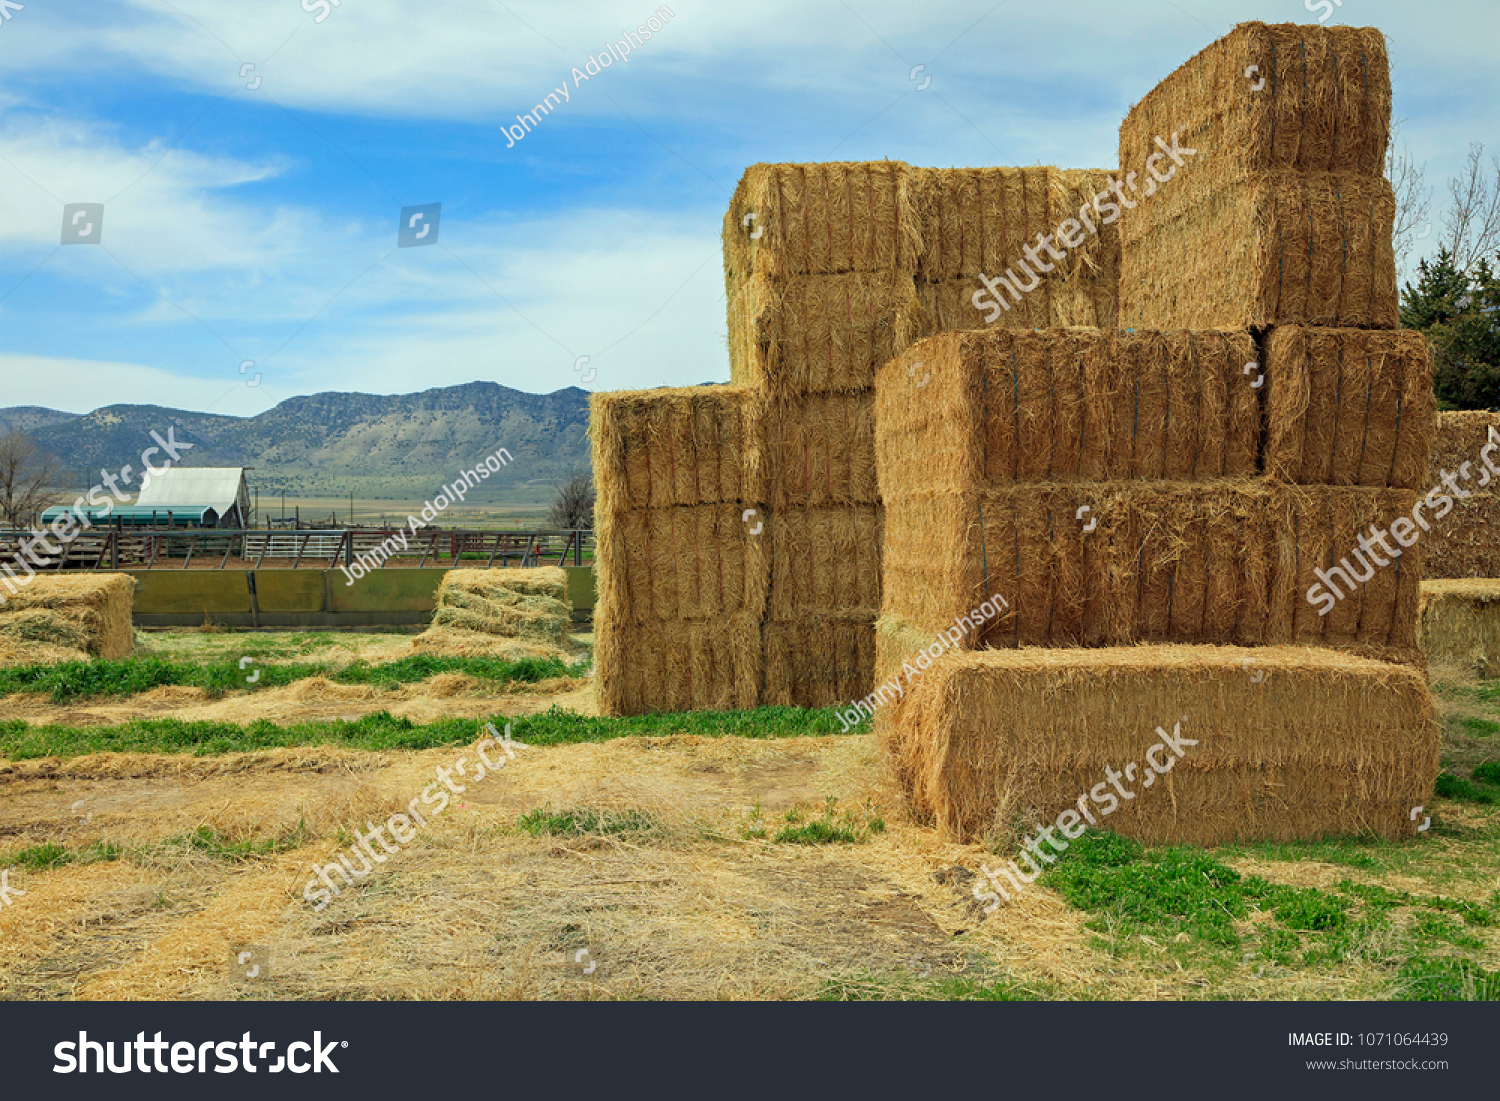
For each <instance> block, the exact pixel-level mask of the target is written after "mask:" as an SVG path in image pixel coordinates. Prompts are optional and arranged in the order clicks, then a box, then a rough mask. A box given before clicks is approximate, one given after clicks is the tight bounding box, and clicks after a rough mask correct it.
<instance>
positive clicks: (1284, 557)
mask: <svg viewBox="0 0 1500 1101" xmlns="http://www.w3.org/2000/svg"><path fill="white" fill-rule="evenodd" d="M1419 501H1420V499H1419V498H1418V497H1417V495H1416V494H1415V493H1411V492H1409V491H1406V490H1399V489H1343V488H1336V487H1328V486H1287V487H1285V488H1284V489H1283V490H1282V491H1280V492H1278V493H1276V494H1275V495H1274V496H1273V499H1272V504H1271V506H1270V508H1269V510H1268V511H1269V512H1270V523H1271V528H1272V531H1273V533H1274V538H1275V540H1276V545H1277V553H1276V566H1275V571H1274V573H1273V576H1272V589H1271V598H1270V601H1269V613H1270V619H1269V622H1268V624H1267V639H1268V641H1270V642H1274V643H1296V644H1300V645H1304V646H1329V647H1334V648H1337V649H1341V650H1349V651H1353V652H1357V653H1362V654H1365V655H1366V656H1369V657H1376V658H1383V659H1386V660H1392V661H1416V660H1418V659H1419V652H1420V651H1419V647H1418V643H1417V619H1418V611H1419V605H1420V602H1421V587H1422V569H1423V558H1424V553H1425V549H1426V538H1425V536H1424V535H1423V533H1422V531H1421V528H1420V524H1419V523H1418V522H1417V521H1414V520H1413V519H1412V517H1414V516H1416V515H1418V513H1419V512H1420V509H1421V506H1420V504H1419ZM1402 517H1405V520H1404V521H1403V522H1402V523H1401V525H1400V528H1399V530H1400V531H1402V532H1405V533H1406V534H1407V536H1408V537H1409V538H1410V539H1411V540H1412V545H1411V546H1409V547H1405V548H1404V549H1403V546H1402V544H1401V543H1400V541H1399V539H1398V538H1394V537H1393V535H1394V532H1393V531H1392V528H1393V522H1394V521H1397V520H1398V518H1402ZM1377 533H1378V534H1379V536H1380V538H1379V539H1377V538H1376V536H1377ZM1362 537H1363V538H1364V540H1365V543H1361V541H1360V540H1361V538H1362ZM1366 544H1368V545H1369V546H1370V547H1371V549H1370V550H1366V549H1365V546H1366ZM1391 551H1394V552H1395V554H1391V553H1390V552H1391ZM1336 571H1342V572H1336ZM1330 582H1331V583H1332V586H1333V587H1336V588H1337V589H1338V592H1339V593H1340V594H1342V596H1341V597H1335V599H1334V600H1333V601H1332V602H1330V601H1329V600H1327V599H1325V598H1324V597H1323V596H1322V595H1320V594H1321V593H1322V592H1323V591H1325V590H1326V589H1327V588H1328V587H1329V583H1330Z"/></svg>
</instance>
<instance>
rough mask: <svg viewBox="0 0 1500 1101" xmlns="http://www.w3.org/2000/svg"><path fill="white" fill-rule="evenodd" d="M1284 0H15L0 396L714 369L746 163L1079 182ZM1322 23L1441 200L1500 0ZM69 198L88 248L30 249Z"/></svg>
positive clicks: (179, 395) (106, 396)
mask: <svg viewBox="0 0 1500 1101" xmlns="http://www.w3.org/2000/svg"><path fill="white" fill-rule="evenodd" d="M1307 2H1310V3H1312V4H1313V10H1311V11H1310V10H1308V9H1307V7H1306V6H1305V3H1304V0H1274V2H1258V3H1249V2H1245V3H1242V2H1238V0H1137V2H1136V3H1134V4H1132V5H1129V6H1127V5H1122V4H1119V3H1118V2H1117V0H1114V2H1092V0H1071V2H1069V3H1067V4H1061V5H1038V4H1035V3H1027V2H1025V0H1005V2H1002V3H999V4H996V3H994V2H993V0H980V2H977V3H941V2H934V3H929V4H922V5H913V4H910V3H897V2H884V0H882V2H874V0H827V2H824V0H799V2H797V3H788V2H781V0H774V2H767V3H756V2H749V3H724V2H722V0H716V2H712V3H710V2H698V0H682V2H678V3H672V4H670V5H669V10H670V11H671V13H672V14H671V16H670V17H668V16H666V14H665V13H664V12H660V11H659V9H658V6H656V5H653V4H652V3H651V2H649V0H624V2H609V3H592V2H570V3H568V4H567V5H563V4H561V3H559V2H557V0H553V2H551V3H534V2H523V0H507V2H504V3H502V2H499V0H424V2H423V3H421V4H412V3H397V2H396V0H342V2H341V3H340V4H339V5H338V6H337V7H334V6H332V4H331V0H330V2H329V3H326V4H325V3H321V2H318V0H234V2H233V3H232V4H231V3H228V2H226V0H218V2H209V0H172V2H167V0H113V2H109V0H99V2H85V0H26V2H25V3H24V6H23V7H22V8H21V9H20V10H15V9H14V7H12V8H11V9H8V14H9V15H10V18H9V19H8V20H5V21H4V22H0V296H3V297H0V406H9V405H45V406H50V407H52V408H57V409H65V410H69V411H72V412H79V413H82V412H88V411H90V410H92V409H95V408H98V407H100V406H103V405H109V404H115V403H151V404H159V405H167V406H173V407H177V408H184V409H193V410H203V411H210V412H215V413H226V414H232V415H242V416H243V415H253V414H255V413H257V412H260V411H262V410H264V409H266V408H269V407H270V406H272V405H274V404H275V403H276V402H278V401H282V400H284V399H286V398H288V397H291V396H294V395H298V394H308V393H318V392H322V391H329V390H352V391H361V392H365V393H380V394H394V393H411V392H415V391H420V390H425V389H429V388H431V387H435V386H448V385H454V384H458V383H464V382H472V381H475V380H486V381H495V382H499V383H501V384H503V385H505V386H511V387H515V388H517V389H521V390H527V391H532V392H537V393H547V392H551V391H554V390H557V389H560V388H562V387H565V386H569V385H584V386H585V388H586V389H595V390H600V389H603V390H614V389H630V388H637V387H650V386H659V385H663V384H671V385H683V384H692V383H699V382H708V381H715V380H725V379H727V378H728V375H729V365H728V356H727V353H726V350H725V327H726V326H725V320H724V283H723V275H722V268H721V260H720V247H719V240H718V234H719V226H720V220H721V218H722V216H723V212H724V210H725V209H726V208H727V205H728V202H729V197H730V194H731V192H732V191H733V189H734V186H735V183H736V181H737V180H738V178H739V175H740V173H741V172H742V171H743V169H744V168H745V166H746V165H749V164H753V163H755V162H758V161H823V160H866V159H880V158H883V157H890V158H894V159H899V160H905V161H908V162H910V163H913V164H931V165H983V164H1058V165H1060V166H1063V167H1105V168H1112V167H1114V165H1115V160H1116V157H1115V137H1116V131H1117V127H1118V125H1119V122H1120V119H1121V118H1122V117H1123V116H1124V114H1125V112H1126V111H1127V110H1128V109H1129V107H1130V105H1131V104H1132V103H1133V102H1134V101H1135V100H1137V99H1139V98H1140V97H1141V95H1143V94H1144V93H1145V92H1147V91H1148V90H1149V89H1150V88H1151V87H1152V85H1153V84H1155V83H1156V81H1158V80H1160V79H1161V78H1162V77H1164V76H1165V75H1167V73H1169V72H1170V71H1171V70H1172V69H1174V68H1175V67H1176V66H1177V65H1179V64H1180V63H1181V62H1182V61H1184V60H1186V59H1187V58H1188V57H1190V56H1191V55H1192V54H1193V53H1195V52H1196V51H1197V50H1199V49H1201V48H1202V47H1203V46H1205V45H1207V44H1208V43H1209V42H1210V41H1212V40H1213V39H1214V38H1216V37H1218V36H1219V35H1221V34H1224V33H1225V32H1227V31H1228V30H1229V29H1230V28H1231V27H1232V26H1233V25H1234V24H1235V23H1236V22H1239V21H1242V20H1247V19H1261V20H1265V21H1268V22H1315V21H1316V18H1317V14H1320V13H1321V10H1322V9H1320V8H1319V7H1318V2H1319V0H1307ZM14 3H15V0H12V4H14ZM303 3H305V4H306V7H307V8H309V9H311V10H304V7H303ZM325 13H326V15H325ZM653 14H655V15H656V18H657V19H658V20H659V21H660V22H662V24H663V26H662V28H661V30H660V31H658V32H655V33H654V34H653V36H652V38H651V40H650V41H643V42H642V43H641V44H640V45H639V46H638V47H635V48H634V49H633V50H632V52H631V54H630V56H629V60H628V61H624V62H622V61H619V60H614V61H612V64H611V65H610V67H608V68H606V69H603V70H602V71H599V72H598V73H597V75H593V76H590V78H589V79H588V80H587V81H581V82H576V83H577V87H574V84H575V80H574V78H573V77H572V76H571V72H572V70H573V68H574V67H575V66H576V67H578V68H579V69H580V70H581V71H585V72H587V71H588V70H589V68H590V67H589V66H588V64H587V62H588V59H589V57H590V55H591V54H592V55H594V56H595V57H596V58H597V57H598V56H599V55H600V54H601V52H602V51H604V50H605V49H606V43H607V42H609V41H618V40H619V39H620V38H621V36H622V33H623V32H624V31H625V30H626V29H627V28H632V29H633V28H635V27H637V26H638V25H640V24H642V23H645V22H646V21H647V19H648V18H649V17H651V16H653ZM320 16H324V18H323V19H322V21H321V22H318V19H319V17H320ZM1328 22H1329V23H1330V24H1337V23H1349V24H1356V25H1371V26H1376V27H1379V28H1380V29H1381V30H1383V31H1384V32H1385V33H1386V35H1387V36H1388V37H1389V39H1390V43H1391V45H1390V52H1391V59H1392V77H1393V82H1394V85H1395V99H1396V104H1395V114H1396V115H1397V117H1398V118H1401V119H1404V120H1405V122H1404V125H1403V126H1402V128H1401V132H1400V136H1401V140H1402V141H1403V142H1404V143H1406V144H1407V145H1409V146H1410V148H1411V150H1412V152H1413V154H1414V155H1415V156H1416V158H1417V160H1418V161H1425V162H1426V163H1427V175H1428V182H1429V183H1430V184H1432V185H1433V186H1434V192H1435V195H1434V199H1435V210H1434V214H1435V215H1439V214H1440V212H1441V209H1442V205H1443V198H1444V187H1443V184H1444V181H1445V180H1446V178H1447V176H1448V175H1449V174H1450V173H1452V172H1454V171H1456V170H1457V169H1458V168H1459V167H1460V165H1461V164H1462V162H1463V160H1464V157H1465V155H1466V153H1467V150H1468V146H1469V143H1470V142H1475V141H1479V142H1484V143H1485V145H1486V147H1487V149H1488V150H1489V151H1491V152H1500V133H1497V127H1496V119H1495V104H1496V103H1497V102H1500V96H1497V91H1500V88H1497V84H1500V75H1497V74H1500V65H1497V64H1496V60H1497V55H1500V5H1497V4H1495V3H1494V2H1493V0H1471V2H1452V3H1446V2H1440V0H1439V2H1434V3H1430V4H1420V5H1419V4H1412V3H1409V2H1406V0H1399V2H1398V0H1345V2H1344V3H1343V4H1342V5H1341V6H1340V7H1338V8H1337V9H1336V10H1334V11H1333V14H1332V17H1331V18H1330V19H1329V20H1328ZM247 64H248V65H253V66H254V68H253V69H246V70H245V75H244V76H243V77H242V76H241V75H240V74H241V70H242V68H243V67H244V66H245V65H247ZM917 65H922V66H924V68H923V69H922V71H921V72H920V73H919V74H918V76H917V78H916V79H913V78H912V75H911V74H912V69H913V67H915V66H917ZM927 76H930V77H931V78H932V79H931V82H930V84H929V85H928V86H927V87H926V88H923V89H921V90H918V85H919V83H920V82H921V79H922V78H925V77H927ZM257 77H259V79H260V84H259V87H257V88H254V89H252V88H250V87H248V85H250V84H253V83H254V81H255V79H256V78H257ZM565 81H566V82H567V85H568V90H569V93H570V98H569V100H568V101H567V102H566V103H565V104H563V105H562V106H561V107H560V108H559V109H557V110H555V111H554V112H553V113H552V114H551V115H549V116H546V117H545V118H543V119H542V120H541V121H540V123H539V125H538V126H537V128H536V129H535V130H534V131H533V132H531V133H529V134H527V135H526V136H525V137H524V138H523V139H522V140H521V141H518V142H515V143H514V144H513V146H512V147H508V145H510V144H511V143H510V142H509V139H507V138H506V137H505V135H504V132H503V129H502V128H503V127H504V126H506V125H507V124H514V123H515V116H516V115H517V114H518V113H521V112H526V111H529V110H530V109H531V108H532V106H533V105H534V104H535V103H537V102H538V101H539V100H541V99H542V98H543V97H544V96H545V95H546V94H547V92H548V91H550V90H552V89H555V88H558V87H559V86H561V85H562V84H563V83H564V82H565ZM85 202H87V203H103V204H104V205H105V215H104V223H103V231H102V244H101V245H100V246H93V245H77V246H68V247H61V246H60V245H59V241H60V239H61V229H62V220H63V219H62V212H63V206H64V205H65V204H68V203H85ZM434 202H440V203H442V218H441V223H440V227H439V241H438V244H437V246H436V247H424V248H404V249H399V250H398V249H397V248H396V230H397V222H398V220H399V215H400V209H401V208H402V207H403V206H415V205H418V204H424V203H434ZM1437 236H1438V233H1437V232H1434V233H1433V235H1432V237H1431V238H1430V239H1429V241H1428V242H1427V245H1428V247H1431V246H1432V245H1433V244H1435V241H1436V238H1437ZM583 356H588V357H589V360H588V363H587V364H585V365H583V366H582V367H581V368H576V367H575V365H576V364H577V361H578V360H579V358H580V357H583ZM247 360H250V361H253V366H249V367H246V368H245V370H244V373H241V366H242V364H243V363H244V362H245V361H247ZM587 371H592V372H594V374H593V377H592V378H590V377H589V376H588V375H587V374H586V373H585V372H587ZM257 374H259V375H260V383H259V385H247V383H251V382H253V381H254V378H255V375H257Z"/></svg>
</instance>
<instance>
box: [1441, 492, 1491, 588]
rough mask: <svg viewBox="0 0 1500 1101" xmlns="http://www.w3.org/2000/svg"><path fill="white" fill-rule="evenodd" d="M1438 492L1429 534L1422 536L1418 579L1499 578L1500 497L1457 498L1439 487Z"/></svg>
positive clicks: (1479, 495) (1481, 495) (1483, 495)
mask: <svg viewBox="0 0 1500 1101" xmlns="http://www.w3.org/2000/svg"><path fill="white" fill-rule="evenodd" d="M1471 484H1473V483H1471ZM1439 492H1440V494H1441V496H1439V497H1436V498H1435V500H1436V503H1437V511H1436V512H1434V513H1432V521H1431V523H1432V531H1431V532H1430V533H1428V534H1427V535H1424V536H1423V537H1422V576H1423V577H1425V578H1471V577H1500V496H1497V495H1496V494H1494V493H1476V492H1473V491H1470V493H1469V496H1467V497H1458V496H1456V495H1454V494H1451V493H1449V492H1448V490H1447V489H1446V488H1443V487H1441V486H1440V487H1439ZM1427 498H1429V499H1432V498H1434V495H1433V494H1432V493H1429V494H1428V495H1427ZM1445 499H1446V500H1447V501H1448V502H1451V508H1449V507H1445V505H1444V504H1443V501H1444V500H1445Z"/></svg>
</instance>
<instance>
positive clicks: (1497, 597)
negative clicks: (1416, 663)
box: [1419, 578, 1500, 677]
mask: <svg viewBox="0 0 1500 1101" xmlns="http://www.w3.org/2000/svg"><path fill="white" fill-rule="evenodd" d="M1419 618H1420V622H1421V641H1422V653H1423V654H1424V655H1425V656H1426V658H1427V661H1428V663H1429V664H1431V665H1450V666H1461V667H1462V668H1463V670H1464V671H1465V672H1468V673H1478V674H1479V675H1480V676H1482V677H1493V676H1497V675H1500V580H1497V579H1495V578H1461V579H1459V578H1454V579H1445V580H1437V581H1423V582H1422V601H1421V611H1420V615H1419Z"/></svg>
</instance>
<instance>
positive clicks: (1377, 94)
mask: <svg viewBox="0 0 1500 1101" xmlns="http://www.w3.org/2000/svg"><path fill="white" fill-rule="evenodd" d="M1390 125H1391V77H1390V64H1389V61H1388V60H1387V57H1386V49H1385V38H1384V36H1383V35H1382V34H1381V33H1380V31H1379V30H1377V29H1376V28H1374V27H1324V26H1312V25H1304V24H1295V23H1278V24H1269V25H1268V24H1266V23H1241V24H1239V25H1238V26H1236V27H1235V28H1234V30H1232V31H1231V32H1230V33H1229V34H1227V35H1225V36H1224V37H1223V38H1220V39H1219V40H1218V41H1216V42H1214V43H1212V44H1211V45H1209V46H1207V47H1205V48H1204V49H1203V50H1200V51H1199V52H1198V53H1197V54H1196V55H1195V56H1194V57H1193V58H1191V59H1190V60H1188V61H1187V62H1185V63H1183V64H1182V65H1181V66H1180V67H1179V68H1178V69H1177V70H1176V71H1175V72H1173V73H1172V74H1171V75H1170V76H1168V77H1167V78H1166V79H1165V80H1163V81H1162V82H1161V83H1160V84H1158V85H1157V86H1156V87H1155V88H1153V89H1152V90H1151V91H1150V92H1149V93H1147V94H1146V96H1145V97H1144V98H1142V100H1141V101H1140V102H1139V103H1137V104H1136V105H1135V106H1134V107H1132V108H1131V109H1130V113H1129V114H1128V115H1127V116H1126V117H1125V121H1124V122H1123V123H1121V125H1120V164H1121V165H1122V166H1123V167H1124V168H1125V169H1126V170H1127V171H1129V170H1135V171H1138V172H1144V171H1145V164H1146V158H1147V157H1148V156H1149V155H1150V154H1151V153H1152V152H1153V151H1154V150H1155V148H1156V146H1155V139H1156V138H1157V137H1161V138H1163V139H1165V140H1168V141H1170V140H1171V135H1172V134H1173V132H1176V133H1177V134H1178V135H1179V137H1180V142H1181V145H1183V146H1186V147H1188V148H1196V149H1199V150H1201V151H1203V153H1209V154H1211V155H1212V156H1214V157H1215V159H1216V160H1219V161H1222V162H1224V163H1225V164H1226V166H1228V165H1232V166H1235V167H1238V168H1241V169H1245V170H1250V171H1264V170H1267V169H1291V170H1296V171H1301V172H1357V173H1362V174H1364V175H1366V176H1378V175H1380V174H1381V173H1382V172H1383V171H1384V167H1385V151H1386V143H1387V141H1388V140H1389V137H1390ZM1201 155H1203V154H1202V153H1200V156H1201ZM1174 182H1175V181H1174Z"/></svg>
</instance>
